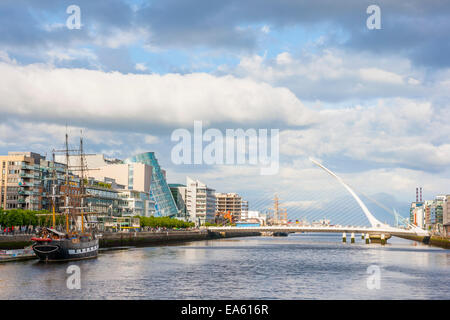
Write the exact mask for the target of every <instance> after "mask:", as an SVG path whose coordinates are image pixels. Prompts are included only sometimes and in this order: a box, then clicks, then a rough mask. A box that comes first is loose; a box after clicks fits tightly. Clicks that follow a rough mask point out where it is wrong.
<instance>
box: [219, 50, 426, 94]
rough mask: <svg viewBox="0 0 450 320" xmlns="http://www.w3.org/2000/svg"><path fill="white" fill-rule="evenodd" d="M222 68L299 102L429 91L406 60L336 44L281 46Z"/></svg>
mask: <svg viewBox="0 0 450 320" xmlns="http://www.w3.org/2000/svg"><path fill="white" fill-rule="evenodd" d="M218 71H219V72H227V73H231V74H234V75H236V76H239V77H243V78H251V79H254V80H258V81H264V82H267V83H270V84H271V85H273V86H283V87H286V88H288V89H290V90H291V91H292V92H294V93H295V94H296V95H297V97H299V98H300V99H302V101H305V100H310V101H316V100H319V101H320V100H321V101H329V102H340V101H348V100H358V99H359V100H362V101H364V100H370V99H374V98H383V97H412V96H417V94H418V93H420V92H426V91H427V90H429V88H428V86H425V85H423V80H424V79H425V77H426V75H425V72H424V71H423V70H421V69H413V68H412V66H411V64H410V62H409V60H407V59H405V58H399V57H389V58H386V57H378V56H375V55H370V54H367V53H347V52H343V51H340V50H337V49H324V50H317V51H312V50H311V51H302V52H301V53H300V54H295V55H294V54H293V53H291V52H288V51H285V52H281V53H279V54H278V55H277V56H276V57H274V58H267V57H266V56H265V55H264V56H260V55H253V56H244V57H242V58H241V61H240V63H239V65H238V66H237V67H229V68H225V67H223V66H221V68H220V69H219V70H218Z"/></svg>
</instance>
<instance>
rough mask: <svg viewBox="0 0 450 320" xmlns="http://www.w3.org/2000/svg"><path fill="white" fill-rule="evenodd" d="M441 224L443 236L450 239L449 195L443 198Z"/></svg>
mask: <svg viewBox="0 0 450 320" xmlns="http://www.w3.org/2000/svg"><path fill="white" fill-rule="evenodd" d="M442 207H443V210H442V224H443V233H444V236H446V237H450V194H447V195H446V196H445V200H444V203H443V205H442Z"/></svg>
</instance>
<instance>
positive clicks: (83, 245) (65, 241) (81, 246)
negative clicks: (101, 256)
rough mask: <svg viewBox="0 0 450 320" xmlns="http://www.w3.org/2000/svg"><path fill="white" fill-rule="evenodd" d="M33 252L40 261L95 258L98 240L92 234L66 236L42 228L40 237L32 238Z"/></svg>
mask: <svg viewBox="0 0 450 320" xmlns="http://www.w3.org/2000/svg"><path fill="white" fill-rule="evenodd" d="M31 240H33V251H34V253H35V254H36V256H37V257H38V258H39V260H41V261H46V262H55V261H70V260H83V259H91V258H96V257H97V255H98V239H96V238H95V235H92V234H85V235H79V234H72V235H68V234H66V233H63V232H58V231H56V230H54V229H51V228H48V229H47V228H44V229H43V230H42V231H41V235H40V237H36V238H32V239H31Z"/></svg>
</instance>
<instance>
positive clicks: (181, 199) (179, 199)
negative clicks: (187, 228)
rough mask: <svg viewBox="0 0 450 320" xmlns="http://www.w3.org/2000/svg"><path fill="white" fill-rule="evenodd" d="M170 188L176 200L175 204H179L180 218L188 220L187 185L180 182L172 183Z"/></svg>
mask: <svg viewBox="0 0 450 320" xmlns="http://www.w3.org/2000/svg"><path fill="white" fill-rule="evenodd" d="M169 188H170V192H172V197H173V199H174V200H175V204H176V205H177V208H178V212H179V214H178V216H179V218H181V219H183V220H185V221H188V220H189V214H188V212H187V209H186V195H187V188H186V185H184V184H180V183H170V184H169Z"/></svg>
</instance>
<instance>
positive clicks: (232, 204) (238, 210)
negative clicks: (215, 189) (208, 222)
mask: <svg viewBox="0 0 450 320" xmlns="http://www.w3.org/2000/svg"><path fill="white" fill-rule="evenodd" d="M216 213H217V214H218V215H224V214H226V213H229V214H231V216H232V218H233V222H236V221H241V220H245V219H246V217H247V213H248V202H247V201H244V200H242V197H241V196H240V195H239V194H237V193H216Z"/></svg>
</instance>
